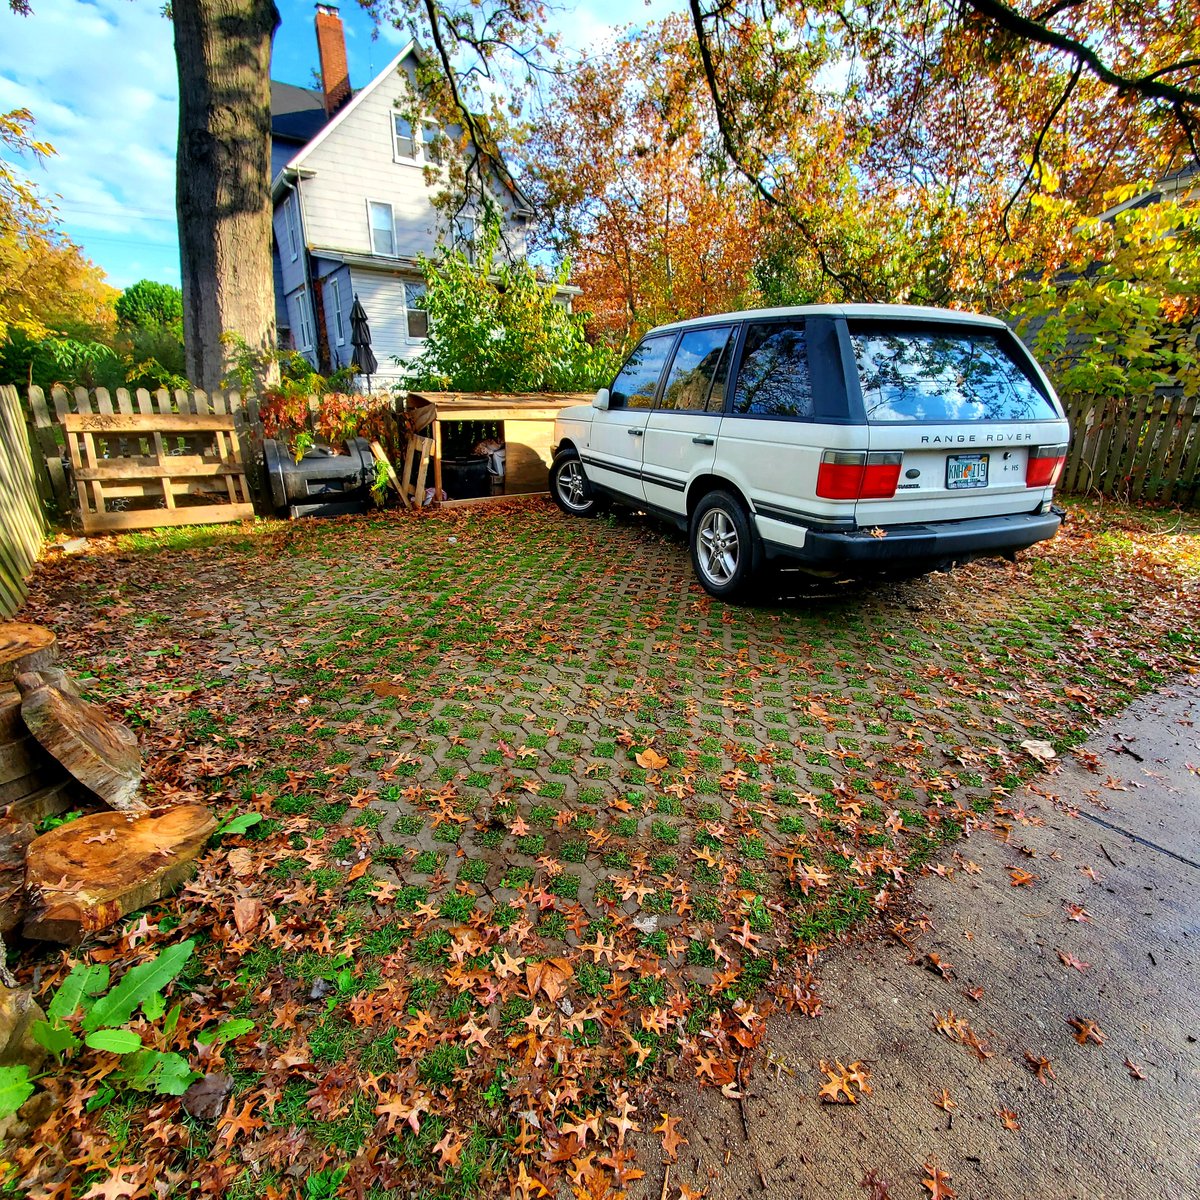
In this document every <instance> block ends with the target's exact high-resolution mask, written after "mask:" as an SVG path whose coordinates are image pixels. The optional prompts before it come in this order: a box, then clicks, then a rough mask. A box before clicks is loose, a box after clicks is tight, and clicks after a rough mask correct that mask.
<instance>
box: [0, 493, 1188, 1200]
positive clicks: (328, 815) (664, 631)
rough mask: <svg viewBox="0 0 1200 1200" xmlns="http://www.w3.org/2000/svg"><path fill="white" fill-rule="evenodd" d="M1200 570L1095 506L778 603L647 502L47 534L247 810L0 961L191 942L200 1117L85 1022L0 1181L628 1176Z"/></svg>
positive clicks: (1173, 654) (1182, 601)
mask: <svg viewBox="0 0 1200 1200" xmlns="http://www.w3.org/2000/svg"><path fill="white" fill-rule="evenodd" d="M1198 580H1200V518H1197V517H1195V516H1191V517H1183V518H1181V517H1180V516H1179V515H1178V514H1159V513H1152V512H1139V511H1131V510H1126V509H1121V508H1118V507H1114V506H1112V505H1105V506H1104V507H1103V508H1100V507H1093V506H1076V507H1074V508H1073V510H1072V513H1071V521H1070V522H1069V524H1068V525H1067V526H1066V527H1065V529H1064V530H1063V532H1062V533H1060V535H1059V537H1058V538H1057V539H1056V540H1055V541H1054V542H1053V543H1051V544H1050V545H1049V546H1046V547H1042V548H1040V549H1038V550H1036V551H1033V552H1030V553H1028V554H1026V555H1024V556H1022V558H1021V561H1020V563H1019V564H1017V565H1015V566H1014V565H1010V564H1006V563H981V564H976V565H974V566H972V567H969V568H966V569H962V570H960V571H957V572H956V573H954V574H952V575H938V576H933V577H930V578H928V579H924V580H920V581H917V582H914V583H911V584H904V585H876V586H860V587H854V588H851V589H848V590H845V591H843V592H841V593H838V594H836V595H833V596H824V597H821V596H817V597H815V598H814V597H811V596H810V597H808V598H804V599H799V600H794V601H791V602H788V603H784V604H779V605H775V606H766V607H759V608H733V607H727V606H724V605H721V604H719V603H716V602H714V601H711V600H709V599H708V598H707V597H706V596H705V595H704V593H703V592H701V590H700V589H699V587H698V586H697V585H696V584H695V582H694V581H693V580H692V578H691V575H690V570H689V568H688V566H687V558H686V550H685V547H684V544H683V540H682V538H680V537H679V536H677V535H675V534H673V533H669V532H667V531H666V530H664V529H663V528H662V527H660V526H658V525H656V524H654V523H653V522H649V521H646V520H644V519H641V518H636V517H632V516H616V517H609V518H604V519H602V520H599V521H596V522H590V523H589V522H582V521H568V520H566V519H565V518H563V517H561V516H560V515H559V513H558V512H557V510H556V509H553V508H552V507H550V506H549V505H548V504H546V503H542V502H537V501H535V502H525V503H511V504H504V505H501V506H498V507H495V508H490V509H488V508H480V509H475V510H466V509H462V510H456V511H454V512H447V513H444V514H435V515H432V516H422V515H381V516H378V517H374V518H369V519H362V520H357V519H350V520H343V521H338V522H312V523H305V524H302V525H291V526H289V525H280V524H277V523H264V524H260V525H256V526H253V527H250V526H247V527H242V528H221V529H207V530H195V531H186V530H184V531H180V530H172V531H167V532H164V533H162V534H161V535H160V534H147V535H136V536H129V537H127V538H123V539H119V540H116V541H114V542H113V543H111V545H109V546H108V547H106V548H104V547H101V548H98V549H97V552H95V553H90V554H88V555H85V556H82V557H76V558H71V559H69V560H67V561H63V562H59V563H52V564H47V565H44V566H43V567H42V568H40V569H39V571H38V573H37V575H36V576H35V579H34V583H33V594H32V596H31V599H30V602H29V604H28V605H27V606H26V609H25V611H24V612H23V613H22V614H21V616H22V617H23V619H27V620H37V621H43V622H45V623H46V624H49V625H52V626H53V627H54V628H55V629H56V630H57V631H58V633H59V635H60V639H61V642H62V644H63V647H64V651H65V654H66V657H67V658H68V660H69V664H70V665H71V666H72V667H73V668H74V669H75V671H76V672H77V674H78V675H79V677H80V678H81V681H82V683H83V686H84V688H85V689H86V691H87V693H88V694H89V695H90V697H91V698H93V699H98V700H102V701H104V702H107V703H110V704H111V705H112V707H113V709H114V710H115V711H118V712H126V713H128V714H129V716H130V719H131V722H132V723H133V724H134V725H135V726H136V727H137V728H138V731H139V734H140V736H141V738H142V741H143V746H144V749H145V752H146V756H147V760H148V785H147V787H148V792H149V794H150V797H151V799H152V801H154V802H156V803H168V802H172V801H178V800H179V799H181V798H203V799H205V800H206V801H207V802H208V803H210V804H211V805H213V806H214V808H215V809H217V810H218V811H219V812H220V813H221V814H222V815H225V814H230V815H232V814H236V813H247V812H252V813H256V814H259V815H260V816H261V818H262V819H261V820H260V821H259V822H258V823H257V824H256V825H253V826H252V827H250V828H248V829H247V830H246V832H245V833H244V834H241V835H226V836H224V837H222V838H220V839H217V840H216V841H214V844H213V845H212V846H211V848H210V849H209V850H208V852H207V853H206V854H205V855H204V857H203V858H202V859H201V862H200V867H199V871H198V874H197V876H196V878H195V880H194V882H193V883H192V884H190V885H189V886H188V887H187V888H186V890H185V891H183V892H182V893H181V894H180V895H179V896H178V897H176V898H174V899H172V900H171V901H169V902H167V903H164V904H162V905H159V906H157V907H156V908H154V909H152V910H150V911H148V912H146V913H144V914H139V915H137V916H135V917H132V918H129V919H128V920H127V921H126V922H124V923H123V925H122V926H120V927H118V928H117V929H115V930H112V931H110V932H109V933H107V934H105V935H102V936H100V937H97V938H95V939H93V940H91V941H89V942H88V943H87V944H86V945H85V946H84V947H83V949H82V951H80V952H72V953H71V954H70V955H67V956H63V955H62V954H61V953H60V952H58V951H56V950H53V949H51V948H42V949H41V950H37V949H32V950H29V951H27V953H26V954H25V955H24V956H23V957H22V959H21V966H20V969H19V973H20V974H21V975H22V976H24V977H25V978H26V979H28V978H30V977H31V975H32V968H33V966H34V965H36V966H37V967H38V976H37V986H38V989H39V992H40V993H42V994H43V996H44V997H48V996H49V995H51V994H52V993H53V990H54V986H55V984H56V983H57V982H58V981H60V980H61V979H62V978H63V977H64V976H65V974H66V972H67V970H68V969H69V967H70V965H71V963H72V962H73V961H78V960H79V959H80V958H81V957H82V959H84V960H87V961H93V962H106V963H108V964H109V966H110V967H111V968H112V970H113V978H114V979H115V978H116V977H117V976H118V974H119V973H120V972H121V971H122V970H124V969H125V968H126V967H127V966H129V965H130V964H133V963H135V962H139V961H143V960H145V959H147V958H150V957H152V956H153V955H154V954H155V953H156V952H158V951H159V950H161V949H162V948H163V947H164V946H166V945H170V944H172V943H175V942H178V941H180V940H181V939H184V938H191V939H195V940H196V944H197V949H196V953H195V954H194V955H193V957H192V958H191V959H190V960H189V962H188V965H187V968H186V970H185V971H184V973H183V974H182V975H181V976H180V977H179V978H178V979H177V980H176V982H175V983H174V985H173V987H172V990H171V994H170V996H169V997H168V1000H169V1001H170V1002H171V1003H174V1002H177V1001H181V1002H182V1006H181V1009H180V1011H179V1014H178V1016H177V1018H176V1023H175V1024H174V1027H173V1028H172V1029H170V1030H167V1029H166V1028H164V1019H163V1018H162V1017H161V1014H160V1015H159V1016H158V1018H157V1019H155V1020H151V1019H150V1018H148V1017H147V1016H145V1015H144V1014H143V1013H139V1014H138V1015H136V1016H135V1017H134V1018H133V1020H132V1021H131V1023H130V1028H132V1029H133V1030H135V1031H136V1032H139V1033H140V1034H142V1036H143V1041H144V1042H145V1043H146V1044H151V1043H153V1044H155V1045H158V1046H159V1048H161V1049H167V1048H171V1049H174V1050H177V1051H178V1052H180V1053H181V1054H183V1055H185V1056H186V1057H187V1058H188V1060H189V1062H190V1063H191V1064H192V1065H193V1066H194V1067H196V1068H197V1069H198V1070H200V1071H207V1072H213V1073H221V1074H223V1075H225V1076H227V1077H228V1083H229V1086H230V1089H231V1091H230V1096H229V1099H228V1102H227V1104H226V1105H225V1107H224V1110H223V1112H222V1114H221V1115H220V1116H219V1117H218V1118H216V1119H215V1120H202V1119H197V1118H194V1117H192V1116H190V1115H188V1114H187V1113H186V1112H184V1111H183V1109H182V1108H181V1105H180V1101H179V1100H178V1099H177V1098H175V1097H163V1096H157V1095H153V1094H147V1093H145V1092H140V1091H137V1090H134V1089H133V1088H132V1087H130V1086H128V1084H127V1083H126V1082H123V1081H122V1077H121V1074H120V1068H121V1061H120V1059H119V1058H118V1057H117V1056H116V1055H115V1054H111V1053H106V1052H103V1051H95V1050H90V1049H83V1050H80V1051H77V1052H74V1053H73V1054H68V1055H67V1056H66V1058H65V1060H64V1064H63V1066H62V1068H61V1069H59V1070H56V1071H54V1072H52V1074H51V1075H50V1077H48V1078H47V1079H46V1080H44V1081H43V1083H42V1087H44V1088H45V1089H46V1090H48V1091H49V1092H50V1093H52V1094H53V1095H54V1096H55V1097H56V1098H57V1099H58V1100H59V1101H60V1107H58V1108H57V1110H56V1111H55V1112H54V1113H52V1114H51V1115H50V1116H49V1117H48V1119H47V1121H46V1123H45V1124H44V1125H43V1126H42V1128H41V1130H40V1131H39V1133H38V1134H37V1135H36V1138H35V1140H34V1141H33V1142H32V1143H31V1144H30V1145H28V1146H26V1147H25V1148H22V1149H13V1148H11V1147H10V1150H9V1153H8V1158H7V1166H6V1167H4V1168H0V1169H3V1170H6V1171H7V1181H8V1183H7V1186H8V1188H9V1191H8V1192H7V1193H4V1194H25V1192H26V1190H27V1189H29V1188H30V1187H31V1186H33V1185H34V1184H37V1185H40V1186H42V1187H44V1188H46V1189H47V1191H46V1194H54V1195H61V1196H71V1195H74V1196H79V1197H82V1196H84V1195H101V1194H103V1195H105V1196H112V1197H114V1198H115V1197H117V1196H120V1195H129V1196H139V1195H143V1194H146V1195H151V1194H157V1195H163V1196H165V1195H171V1196H184V1195H188V1196H194V1195H209V1194H211V1195H226V1196H230V1197H234V1198H236V1197H248V1196H284V1195H296V1196H303V1197H308V1198H317V1197H324V1196H333V1195H337V1194H360V1193H354V1192H353V1191H352V1189H353V1188H354V1187H359V1188H361V1189H362V1192H363V1193H365V1194H366V1195H368V1196H371V1197H382V1196H389V1195H394V1196H397V1197H399V1196H410V1195H418V1196H423V1197H434V1196H438V1197H442V1196H473V1195H508V1194H512V1195H518V1196H536V1195H546V1194H550V1195H555V1194H559V1193H558V1189H559V1188H561V1187H563V1186H564V1185H566V1186H567V1187H568V1188H569V1189H574V1192H575V1194H577V1195H579V1196H606V1195H619V1194H620V1193H621V1192H623V1191H626V1190H629V1191H631V1193H632V1194H637V1185H636V1183H635V1182H634V1181H635V1180H636V1179H637V1178H638V1170H639V1168H638V1163H637V1161H636V1159H635V1157H634V1155H633V1152H632V1150H631V1147H630V1144H629V1141H630V1139H629V1138H628V1136H627V1135H628V1134H629V1133H630V1132H631V1131H632V1130H633V1129H634V1128H637V1127H640V1128H641V1129H643V1130H655V1127H656V1126H659V1127H660V1128H659V1129H658V1130H655V1131H656V1132H658V1133H661V1136H662V1138H663V1141H664V1154H669V1153H670V1152H671V1151H672V1150H673V1148H674V1132H673V1131H674V1129H675V1126H674V1125H673V1124H672V1123H671V1121H672V1120H673V1118H668V1119H666V1120H664V1119H663V1117H662V1116H661V1106H655V1105H654V1104H653V1103H652V1097H653V1088H654V1084H655V1081H656V1080H657V1079H660V1078H662V1077H663V1075H664V1074H669V1075H671V1076H672V1077H674V1078H675V1079H677V1080H690V1079H694V1080H696V1082H697V1083H698V1084H700V1085H705V1086H716V1087H723V1088H725V1089H726V1090H727V1091H729V1092H733V1091H735V1090H736V1089H737V1087H738V1084H739V1081H740V1080H741V1079H742V1078H744V1073H745V1072H746V1071H748V1070H751V1069H753V1067H754V1064H755V1060H756V1058H757V1057H759V1055H758V1054H757V1053H756V1051H757V1050H758V1048H759V1046H760V1043H761V1040H762V1036H763V1033H764V1028H765V1016H766V1015H767V1014H768V1013H769V1012H770V1011H772V1010H778V1009H780V1008H787V1009H790V1010H794V1011H795V1012H796V1013H797V1014H803V1015H804V1016H807V1017H810V1018H812V1017H818V1016H819V1013H820V1007H821V987H820V982H819V978H820V973H821V955H822V954H823V953H829V952H830V948H831V947H832V946H833V945H834V944H835V943H837V942H838V941H839V940H840V939H842V938H844V937H845V936H847V935H852V934H853V935H859V934H862V933H867V932H870V931H871V930H874V929H885V928H888V927H889V926H890V927H892V930H893V932H895V933H898V934H899V935H901V936H903V933H904V928H905V926H904V921H905V909H904V896H905V889H906V885H907V883H908V881H909V880H911V879H912V878H913V877H914V875H915V874H916V873H919V872H921V871H925V870H930V869H935V870H940V871H946V870H952V869H955V867H956V866H961V865H967V863H968V859H967V854H968V849H969V844H968V843H965V842H964V843H961V844H960V845H958V846H957V847H956V846H955V843H956V841H957V839H958V838H959V837H960V835H962V834H963V833H964V831H966V830H967V829H968V827H970V826H979V825H981V824H984V823H988V822H991V823H993V824H995V823H998V822H1008V823H1013V824H1015V823H1018V822H1019V821H1020V820H1021V819H1022V817H1023V814H1021V813H1020V812H1013V811H1011V809H1010V807H1009V801H1008V798H1009V796H1010V795H1011V793H1012V792H1013V791H1014V790H1015V789H1017V788H1018V787H1020V786H1021V785H1022V784H1023V783H1024V782H1025V781H1027V780H1028V779H1030V778H1032V777H1033V776H1034V775H1036V774H1037V773H1038V771H1039V770H1040V767H1039V764H1038V762H1037V760H1036V759H1035V758H1034V757H1033V756H1032V755H1031V754H1030V753H1029V752H1028V751H1027V750H1026V749H1023V748H1022V745H1021V743H1022V742H1024V741H1026V740H1029V739H1035V740H1039V741H1048V742H1050V743H1052V744H1053V745H1054V746H1055V747H1056V748H1057V749H1058V751H1059V752H1060V753H1062V752H1065V751H1067V750H1069V749H1070V747H1072V746H1073V745H1076V744H1077V743H1078V742H1080V741H1081V740H1082V739H1083V738H1084V736H1085V734H1086V731H1088V730H1089V729H1091V728H1092V727H1094V725H1095V724H1096V722H1097V721H1098V720H1099V719H1100V718H1102V717H1103V716H1104V715H1105V714H1108V713H1111V712H1114V711H1116V710H1118V709H1120V708H1121V707H1122V706H1123V705H1125V704H1126V703H1128V701H1129V700H1130V699H1131V698H1132V697H1133V696H1135V695H1137V694H1138V693H1139V692H1141V691H1143V690H1145V689H1146V688H1148V687H1151V686H1153V685H1155V684H1158V683H1161V682H1163V681H1165V680H1167V679H1169V678H1170V677H1171V676H1172V674H1173V673H1174V672H1176V671H1177V670H1178V669H1179V665H1180V663H1181V661H1189V662H1191V663H1195V661H1196V658H1197V641H1198V636H1200V635H1198V631H1197V624H1198V622H1197V615H1198V613H1200V604H1198V603H1197V600H1198V597H1200V592H1198V590H1197V583H1198ZM235 851H248V854H246V853H241V854H235V853H233V852H235ZM152 1015H153V1013H152ZM235 1018H246V1019H247V1020H248V1021H250V1022H252V1023H253V1024H252V1027H251V1028H250V1029H248V1030H247V1031H246V1032H244V1033H241V1034H240V1035H239V1036H236V1037H231V1038H230V1039H229V1040H226V1041H222V1039H221V1038H220V1037H218V1038H216V1039H215V1040H209V1041H207V1042H203V1041H202V1042H198V1041H197V1035H199V1034H203V1033H204V1032H205V1031H206V1030H207V1031H210V1032H211V1031H212V1030H213V1029H214V1027H216V1026H218V1025H220V1024H222V1023H224V1022H228V1021H230V1020H231V1019H235ZM797 1019H800V1018H799V1017H797ZM232 1028H237V1027H232ZM760 1069H761V1063H760ZM222 1086H225V1081H222ZM631 1123H632V1124H631ZM678 1133H679V1134H680V1135H682V1136H686V1129H684V1128H683V1127H680V1128H679V1130H678ZM679 1170H680V1171H681V1172H682V1176H681V1177H680V1176H677V1178H680V1182H682V1183H689V1182H690V1185H691V1186H692V1187H694V1188H696V1189H699V1188H700V1187H702V1186H703V1182H704V1181H703V1180H690V1181H689V1180H688V1179H687V1176H686V1171H683V1168H682V1167H681V1168H679ZM122 1172H123V1174H122ZM114 1180H116V1181H125V1182H126V1183H127V1184H128V1190H127V1191H124V1192H122V1191H119V1190H117V1189H118V1188H119V1186H120V1184H119V1182H117V1183H114V1182H113V1181H114ZM56 1186H59V1190H58V1191H53V1189H54V1187H56ZM105 1186H108V1187H109V1190H108V1191H106V1192H105V1191H102V1189H103V1188H104V1187H105ZM156 1188H157V1190H156ZM97 1189H99V1190H97ZM674 1194H675V1193H674V1191H672V1195H673V1196H674Z"/></svg>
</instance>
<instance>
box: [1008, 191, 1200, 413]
mask: <svg viewBox="0 0 1200 1200" xmlns="http://www.w3.org/2000/svg"><path fill="white" fill-rule="evenodd" d="M1133 193H1134V189H1132V188H1127V189H1124V190H1123V191H1119V192H1115V193H1113V194H1112V196H1111V199H1113V200H1114V201H1118V202H1119V201H1122V200H1128V199H1131V198H1132V196H1133ZM1035 202H1036V203H1039V204H1041V205H1044V206H1046V207H1047V208H1050V209H1054V208H1056V207H1057V206H1058V205H1059V204H1060V203H1061V202H1059V201H1057V200H1056V199H1055V198H1054V197H1050V196H1046V197H1036V198H1035ZM1064 215H1065V214H1064ZM1013 315H1014V317H1015V320H1016V323H1017V326H1018V329H1019V330H1021V331H1022V332H1023V333H1024V334H1025V335H1026V336H1028V337H1030V338H1031V339H1032V342H1033V345H1034V349H1035V352H1036V353H1037V355H1038V358H1039V360H1040V361H1041V362H1042V364H1043V365H1044V366H1045V367H1046V368H1047V370H1048V371H1049V372H1050V374H1051V377H1052V378H1053V379H1054V382H1055V386H1056V387H1057V388H1058V390H1059V392H1060V393H1061V394H1062V396H1063V398H1064V400H1066V401H1068V402H1070V401H1084V402H1087V401H1091V400H1104V399H1111V400H1117V401H1128V402H1131V401H1134V400H1140V399H1145V398H1146V397H1147V396H1150V395H1153V394H1154V392H1155V390H1156V389H1161V388H1174V387H1178V388H1180V389H1181V390H1182V392H1183V394H1184V395H1185V396H1188V397H1194V396H1196V395H1198V394H1200V205H1198V204H1196V203H1194V202H1193V203H1185V204H1179V203H1174V204H1150V205H1146V206H1143V207H1131V208H1128V209H1126V210H1125V211H1124V212H1119V213H1116V214H1115V215H1113V216H1110V217H1108V218H1096V219H1093V220H1090V221H1086V222H1084V223H1083V224H1082V225H1080V226H1078V227H1077V229H1076V238H1075V245H1074V248H1073V254H1072V257H1071V258H1070V260H1069V261H1068V262H1067V264H1066V268H1065V270H1063V271H1062V272H1059V273H1056V274H1055V275H1054V276H1053V277H1048V278H1044V279H1039V280H1037V281H1036V282H1032V283H1030V284H1029V285H1028V287H1027V289H1026V294H1025V296H1024V297H1023V299H1022V300H1021V302H1020V304H1019V305H1018V306H1017V308H1016V310H1015V312H1014V314H1013Z"/></svg>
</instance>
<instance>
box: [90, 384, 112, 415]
mask: <svg viewBox="0 0 1200 1200" xmlns="http://www.w3.org/2000/svg"><path fill="white" fill-rule="evenodd" d="M93 394H94V395H95V397H96V411H97V412H102V413H110V412H112V411H113V402H112V397H111V396H110V395H109V394H108V388H102V387H98V388H96V390H95V392H94V393H93Z"/></svg>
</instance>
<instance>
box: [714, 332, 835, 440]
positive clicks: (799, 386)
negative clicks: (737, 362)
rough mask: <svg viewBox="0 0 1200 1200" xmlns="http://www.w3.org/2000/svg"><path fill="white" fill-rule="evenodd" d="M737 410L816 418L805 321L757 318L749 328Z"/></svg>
mask: <svg viewBox="0 0 1200 1200" xmlns="http://www.w3.org/2000/svg"><path fill="white" fill-rule="evenodd" d="M733 411H734V412H735V413H749V414H751V415H753V416H762V417H799V418H801V419H803V420H809V421H811V420H812V419H813V416H814V415H815V413H816V406H815V401H814V399H813V388H812V376H811V375H810V373H809V369H808V346H807V344H806V342H805V339H804V322H803V321H800V322H796V323H788V324H784V323H781V322H778V321H769V322H768V321H764V322H755V323H754V324H753V325H751V326H750V328H749V329H748V330H747V331H746V346H745V349H744V350H743V351H742V365H741V368H740V370H739V371H738V378H737V388H736V389H735V390H734V393H733Z"/></svg>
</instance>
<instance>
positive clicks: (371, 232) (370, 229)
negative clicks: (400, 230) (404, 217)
mask: <svg viewBox="0 0 1200 1200" xmlns="http://www.w3.org/2000/svg"><path fill="white" fill-rule="evenodd" d="M373 204H378V205H379V206H380V207H381V208H386V209H387V210H388V212H389V214H391V221H392V252H391V253H390V254H383V253H382V252H381V251H379V250H376V249H375V223H374V221H372V219H371V206H372V205H373ZM367 240H368V242H369V243H370V246H371V253H372V254H375V255H378V256H379V257H380V258H396V257H398V255H399V251H398V249H397V246H396V210H395V209H394V208H393V207H392V202H391V201H390V200H372V199H371V198H370V197H368V198H367Z"/></svg>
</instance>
